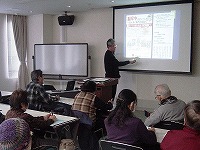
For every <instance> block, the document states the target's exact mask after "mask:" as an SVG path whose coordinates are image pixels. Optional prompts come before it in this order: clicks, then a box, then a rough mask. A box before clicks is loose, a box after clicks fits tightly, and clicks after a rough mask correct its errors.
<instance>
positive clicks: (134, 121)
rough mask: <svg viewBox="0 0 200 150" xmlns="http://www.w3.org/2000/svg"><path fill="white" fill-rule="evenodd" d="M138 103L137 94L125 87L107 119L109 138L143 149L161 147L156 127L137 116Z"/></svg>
mask: <svg viewBox="0 0 200 150" xmlns="http://www.w3.org/2000/svg"><path fill="white" fill-rule="evenodd" d="M136 104H137V96H136V94H135V93H134V92H133V91H131V90H129V89H123V90H122V91H121V92H120V93H119V95H118V97H117V100H116V107H115V108H114V110H113V111H111V113H110V114H109V116H108V117H107V118H106V119H105V121H104V122H105V126H106V131H107V139H108V140H111V141H115V142H121V143H125V144H130V145H136V146H140V147H142V148H143V149H145V150H146V149H154V150H156V149H157V148H158V149H159V146H158V144H157V139H156V135H155V129H154V128H149V129H147V127H146V126H145V125H144V123H143V122H142V121H141V120H140V119H139V118H137V117H135V116H134V114H133V111H134V110H135V107H136Z"/></svg>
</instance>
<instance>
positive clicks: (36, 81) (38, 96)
mask: <svg viewBox="0 0 200 150" xmlns="http://www.w3.org/2000/svg"><path fill="white" fill-rule="evenodd" d="M31 80H32V81H31V82H30V83H29V84H28V85H27V87H26V91H27V92H28V102H29V108H30V109H34V110H40V111H53V112H55V113H59V114H62V115H69V114H70V112H69V110H70V109H71V107H69V105H67V104H63V103H59V102H57V100H59V97H58V96H57V97H55V98H50V96H49V95H48V93H46V91H45V89H44V87H43V82H44V78H43V73H42V71H41V70H34V71H32V72H31Z"/></svg>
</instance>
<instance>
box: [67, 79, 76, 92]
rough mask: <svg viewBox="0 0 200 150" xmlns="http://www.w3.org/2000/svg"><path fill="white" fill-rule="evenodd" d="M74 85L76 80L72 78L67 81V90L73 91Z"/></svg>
mask: <svg viewBox="0 0 200 150" xmlns="http://www.w3.org/2000/svg"><path fill="white" fill-rule="evenodd" d="M74 85H75V81H74V80H71V81H68V82H67V87H66V91H71V90H73V89H74Z"/></svg>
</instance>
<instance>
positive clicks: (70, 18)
mask: <svg viewBox="0 0 200 150" xmlns="http://www.w3.org/2000/svg"><path fill="white" fill-rule="evenodd" d="M74 18H75V17H74V15H65V16H59V17H58V23H59V25H60V26H65V25H72V24H73V23H74Z"/></svg>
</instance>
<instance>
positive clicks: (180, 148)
mask: <svg viewBox="0 0 200 150" xmlns="http://www.w3.org/2000/svg"><path fill="white" fill-rule="evenodd" d="M184 121H185V123H184V124H185V126H184V128H183V130H171V131H169V132H168V133H167V134H166V136H165V137H164V139H163V141H162V143H161V150H199V149H200V101H199V100H194V101H192V102H190V103H188V104H187V105H186V107H185V109H184Z"/></svg>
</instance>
